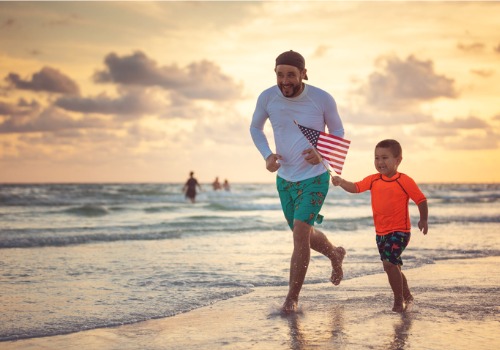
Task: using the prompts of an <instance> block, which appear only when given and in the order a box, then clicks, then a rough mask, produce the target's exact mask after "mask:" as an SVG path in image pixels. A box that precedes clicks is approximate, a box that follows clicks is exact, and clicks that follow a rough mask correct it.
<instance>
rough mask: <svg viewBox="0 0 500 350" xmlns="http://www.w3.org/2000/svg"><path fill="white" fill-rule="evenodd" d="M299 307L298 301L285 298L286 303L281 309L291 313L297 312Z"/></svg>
mask: <svg viewBox="0 0 500 350" xmlns="http://www.w3.org/2000/svg"><path fill="white" fill-rule="evenodd" d="M297 308H298V301H297V300H292V299H288V298H287V299H286V300H285V303H284V304H283V306H282V307H281V311H282V312H283V313H285V314H290V313H293V312H297Z"/></svg>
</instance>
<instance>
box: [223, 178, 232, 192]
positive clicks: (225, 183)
mask: <svg viewBox="0 0 500 350" xmlns="http://www.w3.org/2000/svg"><path fill="white" fill-rule="evenodd" d="M222 187H223V188H224V189H225V190H226V191H231V186H229V181H227V179H226V180H224V184H223V185H222Z"/></svg>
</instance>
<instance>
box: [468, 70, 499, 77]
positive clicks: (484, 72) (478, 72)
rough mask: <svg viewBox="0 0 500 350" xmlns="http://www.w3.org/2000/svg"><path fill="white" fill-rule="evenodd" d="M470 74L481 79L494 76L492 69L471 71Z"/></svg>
mask: <svg viewBox="0 0 500 350" xmlns="http://www.w3.org/2000/svg"><path fill="white" fill-rule="evenodd" d="M470 72H471V73H472V74H474V75H478V76H480V77H481V78H489V77H491V76H493V75H494V74H495V71H494V70H492V69H471V70H470Z"/></svg>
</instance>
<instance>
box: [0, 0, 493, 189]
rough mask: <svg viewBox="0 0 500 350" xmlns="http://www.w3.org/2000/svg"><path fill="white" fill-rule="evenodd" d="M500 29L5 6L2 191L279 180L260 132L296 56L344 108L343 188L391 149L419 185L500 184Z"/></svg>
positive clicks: (336, 11) (443, 22)
mask: <svg viewBox="0 0 500 350" xmlns="http://www.w3.org/2000/svg"><path fill="white" fill-rule="evenodd" d="M498 18H500V3H498V2H397V1H396V2H371V1H370V2H343V1H331V2H328V1H327V2H305V1H304V2H296V1H286V2H275V1H270V2H168V1H162V2H137V1H131V2H94V1H90V2H0V76H1V80H0V182H183V181H185V180H186V179H187V177H188V175H189V172H190V171H191V170H192V171H194V172H195V176H196V177H197V178H198V180H199V181H200V182H202V183H206V182H210V181H212V180H213V179H214V178H215V177H216V176H218V177H219V178H221V179H225V178H227V179H229V181H230V182H272V181H274V177H275V175H274V174H271V173H269V172H267V171H266V169H265V165H264V160H263V159H262V158H261V156H260V154H259V152H258V151H257V150H256V148H255V146H254V145H253V142H252V140H251V138H250V134H249V125H250V120H251V117H252V113H253V110H254V107H255V102H256V100H257V96H258V95H259V94H260V93H261V92H262V91H263V90H264V89H266V88H268V87H269V86H271V85H273V84H275V83H276V81H275V75H274V72H273V69H274V60H275V58H276V56H277V55H278V54H280V53H281V52H283V51H286V50H290V49H293V50H295V51H298V52H300V53H301V54H302V55H303V56H304V57H305V60H306V68H307V69H308V76H309V80H308V81H307V83H308V84H311V85H314V86H317V87H320V88H322V89H324V90H327V91H328V92H330V93H331V94H332V96H333V97H334V98H335V100H336V102H337V105H338V108H339V112H340V115H341V117H342V120H343V123H344V129H345V138H347V139H349V140H351V142H352V143H351V147H350V151H349V154H348V157H347V160H346V162H345V165H344V170H343V176H344V177H345V178H346V179H349V180H356V181H357V180H360V179H361V178H362V177H364V176H366V175H368V174H370V173H374V172H375V168H374V166H373V148H374V146H375V144H376V143H377V142H378V141H380V140H382V139H386V138H395V139H397V140H399V141H400V143H401V144H402V146H403V162H402V164H401V166H400V168H399V170H400V171H401V172H406V173H408V174H410V175H411V176H412V177H413V178H414V179H415V180H416V181H417V182H419V183H426V182H427V183H430V182H500V151H499V140H500V104H499V96H500V37H499V35H498V33H499V32H500V25H499V23H500V22H499V21H498ZM268 131H269V137H270V140H271V142H272V136H271V133H270V129H269V130H268ZM271 148H272V149H274V145H272V146H271Z"/></svg>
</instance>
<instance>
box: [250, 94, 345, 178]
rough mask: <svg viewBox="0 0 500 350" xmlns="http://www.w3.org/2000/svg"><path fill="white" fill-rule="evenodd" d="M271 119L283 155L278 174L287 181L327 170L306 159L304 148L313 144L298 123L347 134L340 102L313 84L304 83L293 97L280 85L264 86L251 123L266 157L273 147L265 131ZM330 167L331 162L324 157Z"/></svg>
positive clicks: (275, 139) (312, 175)
mask: <svg viewBox="0 0 500 350" xmlns="http://www.w3.org/2000/svg"><path fill="white" fill-rule="evenodd" d="M267 119H269V121H270V122H271V125H272V128H273V133H274V141H275V144H276V152H275V153H277V154H279V155H281V156H282V157H283V159H281V160H280V161H279V162H280V163H281V167H280V168H279V169H278V176H280V177H282V178H283V179H285V180H288V181H293V182H296V181H301V180H305V179H309V178H311V177H314V176H318V175H320V174H322V173H324V172H325V171H326V169H325V167H324V166H323V165H322V164H318V165H311V164H309V163H307V162H306V161H305V160H304V156H303V155H302V151H304V150H306V149H308V148H311V145H310V144H309V142H308V141H307V139H306V138H305V136H304V135H303V134H302V132H301V131H300V129H299V128H298V127H297V125H295V123H294V120H296V121H297V123H299V124H300V125H303V126H306V127H308V128H311V129H315V130H319V131H325V125H326V126H327V127H328V132H329V133H330V134H333V135H335V136H339V137H344V127H343V125H342V120H341V119H340V116H339V113H338V111H337V104H336V103H335V100H334V99H333V97H332V96H331V95H330V94H329V93H328V92H326V91H324V90H321V89H319V88H317V87H314V86H312V85H308V84H305V86H304V90H303V91H302V93H301V94H300V95H299V96H297V97H293V98H287V97H285V96H283V94H282V92H281V91H280V89H279V87H278V86H277V85H275V86H273V87H270V88H269V89H267V90H264V91H263V92H262V93H261V94H260V96H259V98H258V99H257V106H256V107H255V112H254V114H253V118H252V124H251V125H250V134H251V135H252V139H253V142H254V143H255V146H256V147H257V149H258V150H259V152H260V153H261V154H262V156H263V157H264V159H267V157H269V156H270V155H271V154H272V153H273V151H272V150H271V148H270V147H269V142H268V140H267V137H266V135H265V134H264V125H265V123H266V121H267ZM323 162H324V164H325V165H326V166H327V167H328V163H327V162H326V161H323Z"/></svg>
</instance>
